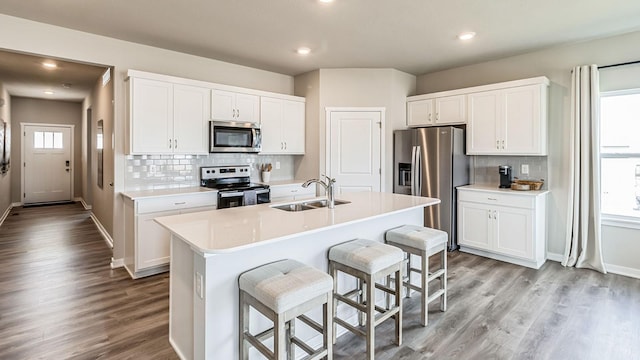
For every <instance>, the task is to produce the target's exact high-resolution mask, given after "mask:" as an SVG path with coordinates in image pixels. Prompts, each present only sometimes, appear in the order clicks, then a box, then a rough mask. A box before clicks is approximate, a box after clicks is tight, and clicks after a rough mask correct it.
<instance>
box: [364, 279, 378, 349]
mask: <svg viewBox="0 0 640 360" xmlns="http://www.w3.org/2000/svg"><path fill="white" fill-rule="evenodd" d="M374 281H375V280H374V278H373V276H372V275H367V277H366V280H365V282H366V291H367V295H366V301H367V329H366V333H367V359H369V360H374V359H375V348H376V346H375V336H376V320H375V307H376V300H375V299H376V297H375V296H376V293H375V291H376V286H375V283H374Z"/></svg>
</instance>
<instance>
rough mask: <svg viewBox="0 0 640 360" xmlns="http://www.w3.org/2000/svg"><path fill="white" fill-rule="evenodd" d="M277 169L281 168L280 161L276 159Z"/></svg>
mask: <svg viewBox="0 0 640 360" xmlns="http://www.w3.org/2000/svg"><path fill="white" fill-rule="evenodd" d="M276 170H280V161H276Z"/></svg>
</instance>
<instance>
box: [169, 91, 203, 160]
mask: <svg viewBox="0 0 640 360" xmlns="http://www.w3.org/2000/svg"><path fill="white" fill-rule="evenodd" d="M173 101H174V102H173V134H174V143H173V152H174V153H180V154H208V153H209V151H208V137H207V134H208V125H209V124H208V123H209V121H208V119H209V89H205V88H201V87H195V86H185V85H174V87H173Z"/></svg>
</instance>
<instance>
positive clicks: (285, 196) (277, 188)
mask: <svg viewBox="0 0 640 360" xmlns="http://www.w3.org/2000/svg"><path fill="white" fill-rule="evenodd" d="M269 189H270V190H271V202H273V203H276V202H283V201H296V200H304V199H311V198H314V197H316V186H315V184H313V185H311V186H309V187H306V188H303V187H302V183H301V182H299V183H298V182H296V183H290V184H279V185H270V186H269Z"/></svg>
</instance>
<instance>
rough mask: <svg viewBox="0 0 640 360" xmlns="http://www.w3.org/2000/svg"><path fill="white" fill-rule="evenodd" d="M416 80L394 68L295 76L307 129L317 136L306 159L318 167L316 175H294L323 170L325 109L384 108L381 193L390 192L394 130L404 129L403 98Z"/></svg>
mask: <svg viewBox="0 0 640 360" xmlns="http://www.w3.org/2000/svg"><path fill="white" fill-rule="evenodd" d="M415 81H416V78H415V76H413V75H411V74H407V73H404V72H401V71H398V70H395V69H320V70H318V71H313V72H311V73H307V74H303V75H301V76H297V77H296V95H299V96H305V97H307V127H308V128H309V127H310V126H313V129H314V131H317V134H318V136H316V139H311V140H312V141H313V144H312V146H307V152H306V155H305V157H307V156H309V158H310V159H313V162H312V163H313V164H318V165H319V167H318V169H317V171H318V172H316V173H312V172H311V170H312V169H309V168H306V169H305V170H306V171H305V172H304V173H303V172H302V171H301V169H298V170H300V171H299V172H298V173H297V174H296V175H298V176H299V177H302V178H311V177H317V176H318V174H319V173H324V171H325V169H324V168H325V164H326V159H325V154H326V151H325V146H326V113H325V109H326V108H327V107H384V108H385V109H386V112H385V121H386V125H385V129H383V136H384V141H385V144H386V151H385V153H384V154H383V161H384V164H385V168H386V171H385V173H384V179H385V189H384V191H388V192H391V191H393V185H392V182H391V181H392V178H393V151H391V149H392V145H393V130H395V129H402V128H406V120H405V119H406V105H405V104H406V100H407V99H406V97H407V95H409V94H412V93H413V92H414V91H415ZM316 99H317V105H316V103H315V102H316ZM310 100H311V102H312V103H313V104H310ZM307 134H309V132H307ZM312 136H314V135H312ZM308 137H309V136H308ZM308 137H307V138H308ZM308 145H309V144H308ZM305 161H306V159H305ZM307 171H308V172H307Z"/></svg>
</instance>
